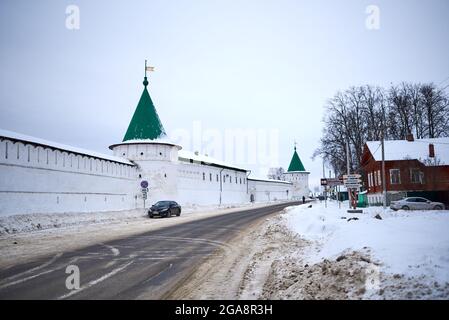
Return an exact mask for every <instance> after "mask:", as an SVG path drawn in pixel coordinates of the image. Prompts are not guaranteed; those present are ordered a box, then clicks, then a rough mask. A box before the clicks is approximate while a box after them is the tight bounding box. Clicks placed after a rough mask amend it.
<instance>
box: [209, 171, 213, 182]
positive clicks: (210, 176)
mask: <svg viewBox="0 0 449 320" xmlns="http://www.w3.org/2000/svg"><path fill="white" fill-rule="evenodd" d="M209 181H212V173H209Z"/></svg>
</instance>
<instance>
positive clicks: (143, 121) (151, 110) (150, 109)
mask: <svg viewBox="0 0 449 320" xmlns="http://www.w3.org/2000/svg"><path fill="white" fill-rule="evenodd" d="M143 85H144V89H143V92H142V96H141V97H140V100H139V104H138V105H137V108H136V111H135V112H134V115H133V117H132V119H131V122H130V123H129V126H128V130H127V131H126V134H125V137H124V138H123V141H128V140H146V139H150V140H155V139H158V138H161V137H164V136H165V135H166V133H165V130H164V127H163V126H162V123H161V120H160V119H159V116H158V114H157V112H156V108H155V107H154V104H153V101H152V100H151V97H150V94H149V93H148V90H147V85H148V80H147V77H145V80H144V81H143Z"/></svg>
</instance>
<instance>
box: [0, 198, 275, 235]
mask: <svg viewBox="0 0 449 320" xmlns="http://www.w3.org/2000/svg"><path fill="white" fill-rule="evenodd" d="M273 203H274V202H273ZM260 204H263V203H257V204H252V203H244V204H234V205H233V204H228V205H222V206H217V205H209V206H196V205H190V206H183V207H182V215H183V216H185V215H190V214H192V213H198V212H211V211H217V212H220V211H223V210H227V209H232V208H244V207H249V206H257V205H260ZM146 212H147V209H135V210H124V211H107V212H87V213H85V212H82V213H36V214H20V215H10V216H3V217H0V236H2V235H5V234H17V233H23V232H30V231H37V230H47V229H54V228H66V227H73V226H86V225H93V224H105V223H126V222H131V221H138V220H143V219H145V220H146V219H147V218H148V217H147V214H146Z"/></svg>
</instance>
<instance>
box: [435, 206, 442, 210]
mask: <svg viewBox="0 0 449 320" xmlns="http://www.w3.org/2000/svg"><path fill="white" fill-rule="evenodd" d="M433 210H443V207H442V206H435V207H433Z"/></svg>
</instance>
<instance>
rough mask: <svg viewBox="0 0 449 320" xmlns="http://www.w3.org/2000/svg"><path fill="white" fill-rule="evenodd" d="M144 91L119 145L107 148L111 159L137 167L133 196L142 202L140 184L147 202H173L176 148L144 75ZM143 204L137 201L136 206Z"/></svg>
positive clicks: (174, 197)
mask: <svg viewBox="0 0 449 320" xmlns="http://www.w3.org/2000/svg"><path fill="white" fill-rule="evenodd" d="M143 85H144V90H143V92H142V96H141V97H140V100H139V103H138V105H137V108H136V111H135V112H134V115H133V117H132V119H131V122H130V124H129V126H128V130H127V131H126V134H125V137H124V138H123V142H121V143H117V144H113V145H111V146H110V147H109V148H110V149H111V150H113V152H114V155H115V156H118V157H123V158H126V159H128V160H130V161H132V162H133V163H135V164H136V165H137V166H138V172H137V175H138V176H137V177H135V178H136V195H137V197H138V199H139V198H140V199H142V200H143V194H142V193H141V192H140V190H141V186H140V183H141V182H142V181H147V182H148V189H149V190H148V201H150V202H152V203H154V202H156V201H159V200H176V199H177V196H178V195H177V165H178V151H179V150H180V149H181V147H180V146H178V145H176V144H173V143H171V142H170V141H169V140H168V139H167V136H166V133H165V130H164V127H163V126H162V123H161V121H160V119H159V116H158V114H157V112H156V108H155V107H154V104H153V101H152V100H151V97H150V95H149V93H148V90H147V86H148V80H147V77H146V74H145V78H144V81H143ZM166 197H168V198H169V199H166ZM140 204H142V205H143V201H138V205H139V206H140Z"/></svg>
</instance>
